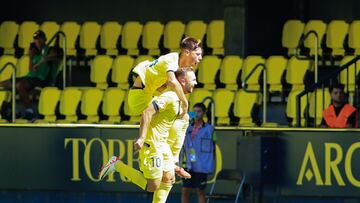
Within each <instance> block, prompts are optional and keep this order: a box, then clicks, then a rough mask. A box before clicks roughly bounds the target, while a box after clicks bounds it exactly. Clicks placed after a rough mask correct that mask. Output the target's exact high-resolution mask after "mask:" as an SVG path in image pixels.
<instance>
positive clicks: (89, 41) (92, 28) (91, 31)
mask: <svg viewBox="0 0 360 203" xmlns="http://www.w3.org/2000/svg"><path fill="white" fill-rule="evenodd" d="M100 28H101V26H100V25H99V24H98V23H97V22H93V21H88V22H85V23H84V24H83V25H82V26H81V29H80V48H82V49H85V56H95V55H96V54H97V50H96V41H97V39H98V37H99V34H100Z"/></svg>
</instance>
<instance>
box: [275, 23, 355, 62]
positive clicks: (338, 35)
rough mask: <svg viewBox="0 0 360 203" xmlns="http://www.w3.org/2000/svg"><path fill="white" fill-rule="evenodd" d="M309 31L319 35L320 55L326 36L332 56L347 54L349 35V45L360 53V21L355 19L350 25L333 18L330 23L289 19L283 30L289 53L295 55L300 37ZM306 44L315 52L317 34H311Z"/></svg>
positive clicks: (311, 52)
mask: <svg viewBox="0 0 360 203" xmlns="http://www.w3.org/2000/svg"><path fill="white" fill-rule="evenodd" d="M309 31H315V32H316V33H317V35H318V37H319V44H318V48H319V55H322V48H321V45H322V41H323V38H324V37H325V36H326V40H325V45H326V47H327V48H330V49H331V50H332V51H331V55H332V56H343V55H344V54H345V49H344V42H345V39H346V36H348V41H347V43H348V46H349V47H350V48H352V49H354V50H355V52H354V54H355V55H359V54H360V39H359V36H360V21H359V20H354V21H352V22H351V23H350V25H349V24H348V23H347V22H345V21H344V20H333V21H331V22H330V23H329V24H326V23H325V22H323V21H321V20H310V21H308V22H307V23H306V24H305V23H304V22H302V21H300V20H288V21H286V23H285V24H284V27H283V31H282V46H283V47H285V48H287V49H288V55H295V54H296V48H297V46H298V44H299V41H300V38H301V37H302V36H304V35H306V34H307V33H308V32H309ZM304 46H305V47H306V48H309V49H310V53H309V54H310V55H314V54H315V36H314V35H310V36H309V37H308V38H307V39H306V40H305V41H304Z"/></svg>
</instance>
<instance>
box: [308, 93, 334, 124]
mask: <svg viewBox="0 0 360 203" xmlns="http://www.w3.org/2000/svg"><path fill="white" fill-rule="evenodd" d="M323 93H324V94H323ZM316 95H317V96H316V97H317V98H316V126H318V125H320V124H321V120H322V114H323V111H324V109H326V108H327V107H328V106H329V105H330V103H331V97H330V92H329V89H328V88H325V89H324V92H323V91H322V89H318V90H317V91H316ZM309 116H310V118H315V93H314V92H312V93H310V96H309Z"/></svg>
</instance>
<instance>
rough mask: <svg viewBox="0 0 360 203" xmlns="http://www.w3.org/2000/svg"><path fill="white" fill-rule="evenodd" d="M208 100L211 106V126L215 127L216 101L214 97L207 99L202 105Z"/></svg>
mask: <svg viewBox="0 0 360 203" xmlns="http://www.w3.org/2000/svg"><path fill="white" fill-rule="evenodd" d="M206 100H210V104H211V125H212V126H215V100H214V99H213V98H212V97H205V98H204V99H203V100H202V101H201V103H204V102H205V101H206Z"/></svg>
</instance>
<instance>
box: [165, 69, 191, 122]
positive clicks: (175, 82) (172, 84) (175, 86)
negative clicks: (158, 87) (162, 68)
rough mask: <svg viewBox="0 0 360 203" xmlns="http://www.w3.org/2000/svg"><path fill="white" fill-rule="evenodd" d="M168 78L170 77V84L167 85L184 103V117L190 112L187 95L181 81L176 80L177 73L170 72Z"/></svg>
mask: <svg viewBox="0 0 360 203" xmlns="http://www.w3.org/2000/svg"><path fill="white" fill-rule="evenodd" d="M167 77H168V83H167V85H168V86H169V87H170V88H171V89H173V90H174V91H175V92H176V94H177V96H178V97H179V99H180V101H181V103H182V106H181V107H182V113H181V115H184V114H186V113H187V111H188V107H189V104H188V101H187V99H186V97H185V94H184V91H183V89H182V87H181V85H180V83H179V81H178V80H177V79H176V76H175V73H174V72H172V71H169V72H167Z"/></svg>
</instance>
